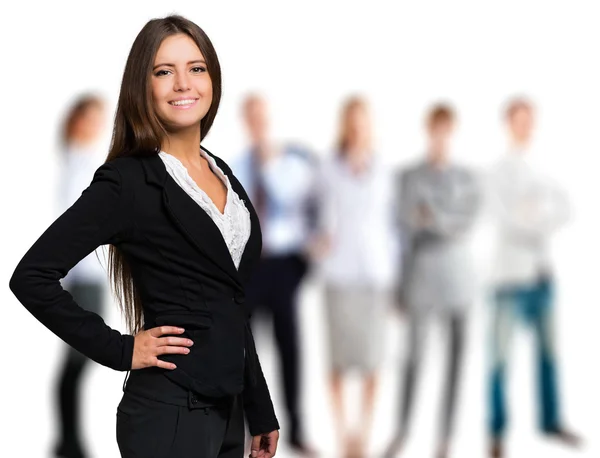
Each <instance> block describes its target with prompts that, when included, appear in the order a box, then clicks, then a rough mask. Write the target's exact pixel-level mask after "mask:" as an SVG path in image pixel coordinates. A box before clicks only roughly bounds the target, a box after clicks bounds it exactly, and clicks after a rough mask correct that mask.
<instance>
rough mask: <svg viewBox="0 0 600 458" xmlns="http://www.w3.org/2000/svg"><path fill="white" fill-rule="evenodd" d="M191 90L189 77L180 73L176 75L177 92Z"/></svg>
mask: <svg viewBox="0 0 600 458" xmlns="http://www.w3.org/2000/svg"><path fill="white" fill-rule="evenodd" d="M189 88H190V84H189V80H188V76H187V75H186V74H185V73H178V74H176V75H175V87H174V89H175V90H176V91H187V90H188V89H189Z"/></svg>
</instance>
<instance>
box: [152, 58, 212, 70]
mask: <svg viewBox="0 0 600 458" xmlns="http://www.w3.org/2000/svg"><path fill="white" fill-rule="evenodd" d="M187 64H188V65H190V64H204V65H206V62H205V61H203V60H202V59H196V60H190V61H189V62H188V63H187ZM158 67H175V64H169V63H164V64H156V65H155V66H154V67H152V70H156V69H157V68H158Z"/></svg>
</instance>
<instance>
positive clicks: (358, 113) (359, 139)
mask: <svg viewBox="0 0 600 458" xmlns="http://www.w3.org/2000/svg"><path fill="white" fill-rule="evenodd" d="M346 132H347V135H348V137H347V138H348V140H349V142H350V143H351V144H352V145H354V146H361V147H362V146H364V145H362V144H363V143H365V142H366V141H367V139H368V134H369V117H368V115H367V111H366V110H365V109H364V108H363V107H361V106H355V107H353V108H351V109H350V111H348V113H347V115H346Z"/></svg>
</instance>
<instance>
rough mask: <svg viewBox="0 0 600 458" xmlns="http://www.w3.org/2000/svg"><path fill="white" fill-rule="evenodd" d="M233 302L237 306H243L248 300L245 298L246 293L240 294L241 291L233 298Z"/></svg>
mask: <svg viewBox="0 0 600 458" xmlns="http://www.w3.org/2000/svg"><path fill="white" fill-rule="evenodd" d="M233 300H234V301H235V302H236V303H237V304H243V303H244V301H245V300H246V297H245V296H244V293H240V292H239V291H238V292H237V293H235V296H233Z"/></svg>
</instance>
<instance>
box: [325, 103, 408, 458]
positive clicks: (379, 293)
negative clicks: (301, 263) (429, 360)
mask: <svg viewBox="0 0 600 458" xmlns="http://www.w3.org/2000/svg"><path fill="white" fill-rule="evenodd" d="M371 130H372V127H371V119H370V113H369V109H368V105H367V102H366V101H365V100H364V99H363V98H361V97H357V96H354V97H351V98H349V99H348V100H347V101H346V102H345V104H344V105H343V108H342V111H341V120H340V129H339V137H338V140H337V144H336V147H335V151H334V154H333V157H331V159H330V160H328V161H327V162H326V163H325V164H324V167H323V168H322V174H321V179H320V180H319V181H320V189H321V192H320V194H321V200H322V202H321V205H320V211H321V218H320V227H321V231H322V234H321V236H320V237H319V238H320V242H319V243H317V244H315V245H320V246H319V248H318V249H320V250H321V253H320V256H321V257H322V258H321V260H322V265H321V267H322V274H323V278H324V284H325V311H326V318H327V330H328V334H329V335H328V337H329V339H328V340H329V342H328V343H329V350H330V361H329V363H330V385H331V395H332V401H333V407H334V409H335V411H334V413H335V421H336V429H337V437H338V443H339V444H340V446H341V448H342V449H343V453H345V456H353V457H362V456H368V457H370V456H373V453H372V452H370V451H369V438H370V432H371V426H372V417H373V411H374V407H375V400H376V394H377V388H378V385H379V377H378V376H379V370H380V368H381V363H382V361H383V357H384V354H385V347H384V345H385V336H386V333H385V327H386V316H387V312H388V311H389V305H390V297H391V291H392V290H393V283H394V281H395V279H396V277H397V272H396V266H397V262H396V257H397V254H396V252H397V249H398V244H397V242H398V238H397V237H396V236H395V235H394V226H393V205H392V188H391V184H392V182H391V178H392V177H391V171H390V168H389V167H388V166H387V165H386V164H385V163H384V161H383V160H382V158H381V157H380V156H379V155H378V154H377V151H376V149H375V148H374V145H373V141H372V136H371ZM352 371H356V372H357V373H358V375H359V377H360V383H361V388H362V400H361V401H362V404H361V407H362V409H361V415H360V422H359V423H358V424H355V425H352V424H351V422H350V421H349V418H348V417H347V413H346V411H345V407H344V385H345V382H346V376H347V375H348V374H349V373H351V372H352ZM353 427H354V428H353Z"/></svg>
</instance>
